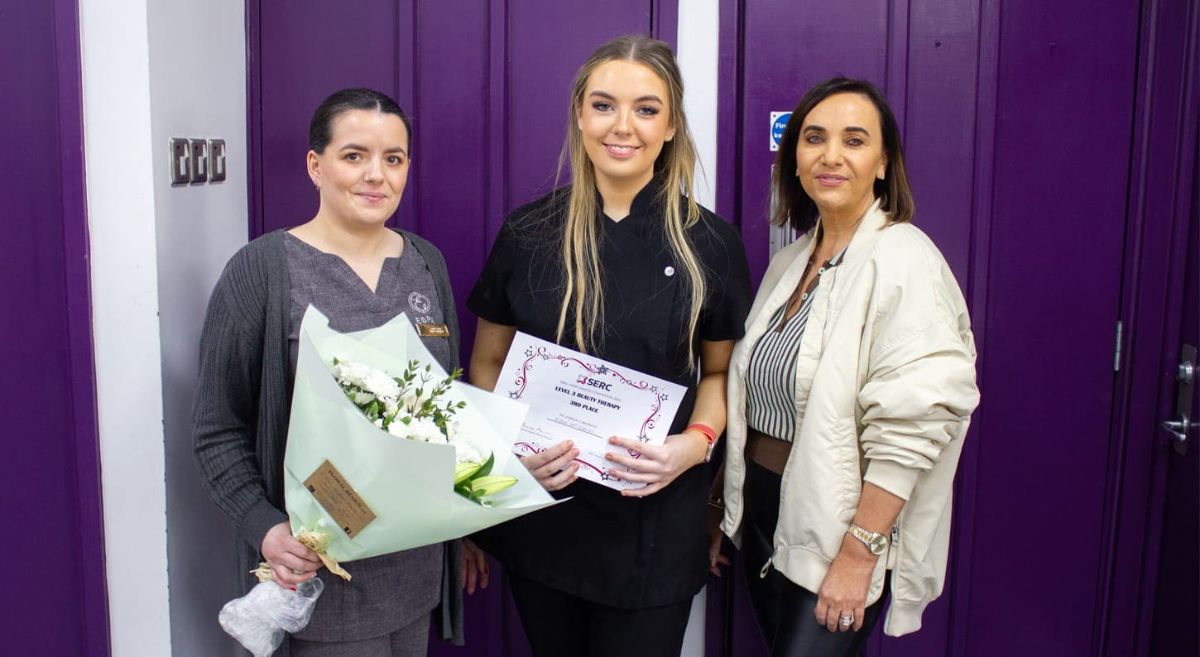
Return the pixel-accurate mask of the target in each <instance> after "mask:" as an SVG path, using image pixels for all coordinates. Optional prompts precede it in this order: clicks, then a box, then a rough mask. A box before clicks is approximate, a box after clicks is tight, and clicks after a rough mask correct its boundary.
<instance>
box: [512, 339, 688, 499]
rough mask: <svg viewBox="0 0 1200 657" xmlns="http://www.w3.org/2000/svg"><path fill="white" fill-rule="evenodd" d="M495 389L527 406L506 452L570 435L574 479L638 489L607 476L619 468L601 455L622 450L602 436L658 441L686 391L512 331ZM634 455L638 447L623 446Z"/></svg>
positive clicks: (540, 447)
mask: <svg viewBox="0 0 1200 657" xmlns="http://www.w3.org/2000/svg"><path fill="white" fill-rule="evenodd" d="M496 392H506V393H508V396H509V397H510V398H511V399H516V400H520V401H522V402H525V403H526V404H529V414H528V415H526V416H525V423H524V424H523V425H522V426H521V430H520V432H518V436H517V441H516V442H515V443H514V444H513V451H514V452H515V453H516V454H518V455H521V456H525V455H529V454H536V453H538V452H542V451H545V450H546V449H548V448H550V447H552V446H554V445H556V444H558V443H560V442H562V441H564V440H572V441H574V442H575V446H576V447H577V448H578V449H579V456H578V457H577V458H576V459H575V461H576V462H577V463H578V464H579V476H581V477H583V478H584V479H588V480H590V481H594V482H596V483H599V484H602V485H604V486H608V487H609V488H615V489H618V490H624V489H629V488H641V487H643V486H645V484H643V483H631V482H627V481H623V480H620V479H615V478H613V477H611V476H609V474H608V471H609V470H614V469H615V470H624V469H625V468H624V467H622V466H620V465H618V464H616V463H613V462H611V461H606V460H604V454H605V453H606V452H612V451H613V450H617V449H621V448H620V447H617V446H615V445H610V444H609V443H608V438H609V436H624V437H627V438H636V439H638V440H640V441H642V442H644V443H650V444H662V442H663V441H664V440H665V439H666V437H667V431H668V430H669V429H670V428H671V421H672V420H673V419H674V418H675V413H676V412H677V411H678V410H679V404H680V402H681V401H683V395H684V393H686V392H687V389H686V388H684V387H683V386H681V385H676V384H674V383H671V382H670V381H664V380H662V379H659V378H655V377H653V376H649V375H647V374H642V373H641V372H638V371H636V370H633V369H630V368H628V367H624V366H622V365H617V364H615V363H610V362H608V361H605V360H601V359H599V358H596V357H594V356H589V355H587V354H582V353H579V352H578V351H574V350H571V349H567V348H566V347H561V346H559V345H556V344H554V343H553V342H546V341H545V340H540V339H538V338H535V337H533V336H532V335H527V334H525V333H521V332H518V333H517V334H516V336H515V337H514V338H513V343H512V347H511V348H509V350H508V357H507V358H506V359H505V361H504V367H503V368H502V369H501V370H500V378H499V379H498V380H497V382H496ZM629 455H630V456H632V457H633V458H638V457H640V456H641V453H640V452H636V451H634V450H629Z"/></svg>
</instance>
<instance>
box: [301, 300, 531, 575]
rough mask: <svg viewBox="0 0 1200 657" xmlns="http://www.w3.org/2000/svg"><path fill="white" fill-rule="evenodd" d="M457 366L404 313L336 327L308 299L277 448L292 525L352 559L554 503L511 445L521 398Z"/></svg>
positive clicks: (328, 552)
mask: <svg viewBox="0 0 1200 657" xmlns="http://www.w3.org/2000/svg"><path fill="white" fill-rule="evenodd" d="M451 339H454V338H453V337H451ZM335 359H336V361H335ZM331 372H332V376H331ZM389 372H393V373H395V372H398V373H400V374H399V376H392V375H391V374H389ZM458 374H459V373H458V372H455V374H454V375H449V374H447V373H446V372H445V371H444V370H442V369H441V367H440V366H439V365H438V364H437V362H436V361H435V360H434V358H433V356H432V355H430V353H429V351H428V350H427V349H425V346H424V344H422V342H421V338H420V337H418V336H417V333H416V331H415V330H413V327H412V325H411V324H410V323H409V321H408V318H407V317H405V316H404V315H399V316H397V317H396V318H395V319H393V320H391V321H390V322H388V323H387V324H384V325H383V326H381V327H379V328H377V329H372V330H369V331H360V332H358V333H346V334H342V333H338V332H336V331H334V330H332V329H330V328H329V321H328V320H327V319H326V318H325V316H324V315H322V314H321V313H320V312H319V311H318V310H316V309H315V308H312V307H309V309H308V311H307V312H306V313H305V315H304V320H303V322H302V323H301V327H300V345H299V354H298V356H297V363H296V384H295V389H294V391H293V393H292V410H291V418H290V421H289V425H288V441H287V453H286V455H285V457H284V498H285V501H286V505H287V512H288V516H289V518H290V519H291V524H292V533H293V534H296V535H298V536H299V535H301V534H302V533H305V532H307V533H309V534H312V535H316V536H317V537H319V541H320V543H321V544H322V547H323V551H322V552H323V555H324V557H326V558H327V559H328V560H329V561H333V562H343V561H354V560H357V559H365V558H367V557H373V556H377V555H381V554H388V553H391V552H398V551H400V550H407V549H410V548H415V547H419V546H422V545H429V544H431V543H438V542H441V541H446V540H450V539H454V538H459V537H461V536H465V535H467V534H470V533H472V532H476V531H478V530H480V529H483V528H485V527H490V526H492V525H495V524H498V523H501V522H504V521H505V520H509V519H511V518H515V517H517V516H520V515H523V514H526V513H529V512H531V511H535V510H537V509H540V508H543V507H546V506H549V505H551V504H554V499H553V498H551V497H550V495H549V494H547V493H546V491H545V490H544V489H543V488H542V487H541V485H539V484H538V483H537V480H536V479H535V478H534V477H533V476H532V475H531V474H529V471H528V470H526V469H525V466H523V465H521V462H520V460H518V459H517V457H516V456H515V455H513V453H512V445H513V442H514V441H515V440H516V437H517V432H518V431H519V430H520V427H521V423H522V422H523V421H524V419H525V414H526V412H527V411H528V407H527V406H525V405H524V404H522V403H520V402H515V401H513V400H510V399H507V398H506V397H504V396H503V395H494V394H492V393H490V392H486V391H483V390H479V389H478V388H474V387H472V386H469V385H466V384H464V383H461V382H459V381H456V380H455V379H456V378H457V377H458ZM397 437H401V438H405V440H397V439H396V438H397ZM484 454H487V455H489V456H487V457H485V458H483V457H481V455H484ZM456 485H457V486H458V489H459V492H456V491H455V487H456ZM481 502H482V503H481ZM331 570H332V569H331Z"/></svg>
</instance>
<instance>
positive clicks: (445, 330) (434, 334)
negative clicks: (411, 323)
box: [417, 324, 450, 338]
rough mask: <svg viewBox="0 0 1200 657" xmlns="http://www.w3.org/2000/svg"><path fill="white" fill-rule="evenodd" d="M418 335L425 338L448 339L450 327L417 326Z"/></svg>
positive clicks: (436, 325) (440, 325) (434, 325)
mask: <svg viewBox="0 0 1200 657" xmlns="http://www.w3.org/2000/svg"><path fill="white" fill-rule="evenodd" d="M417 334H418V335H420V336H421V337H423V338H448V337H450V327H449V326H446V325H445V324H417Z"/></svg>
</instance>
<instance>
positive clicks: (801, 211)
mask: <svg viewBox="0 0 1200 657" xmlns="http://www.w3.org/2000/svg"><path fill="white" fill-rule="evenodd" d="M845 93H851V94H859V95H860V96H863V97H865V98H866V99H867V100H869V101H871V104H872V105H874V106H875V110H876V111H877V112H878V113H879V126H880V129H881V130H882V131H883V155H884V157H886V158H887V167H886V169H885V172H884V177H883V180H876V181H875V197H876V198H878V199H879V200H880V203H879V207H880V209H882V210H883V211H884V212H886V213H887V214H888V217H889V218H890V220H891V221H892V222H894V223H900V222H905V221H911V220H912V218H913V213H914V212H915V211H916V206H915V205H914V203H913V196H912V189H911V188H910V187H909V186H908V170H907V169H906V168H905V166H904V149H903V148H901V146H900V126H899V125H898V124H897V123H896V117H895V116H893V115H892V110H891V108H890V107H888V104H887V100H886V99H885V98H884V97H883V94H882V93H880V91H879V89H877V88H875V85H873V84H871V83H870V82H867V81H865V80H852V79H850V78H845V77H840V76H839V77H835V78H830V79H828V80H825V81H824V82H820V83H817V85H816V86H814V87H812V88H811V89H809V90H808V93H806V94H804V97H803V98H801V99H800V104H799V105H796V109H794V110H792V117H791V118H790V119H788V122H787V127H786V128H784V131H783V139H782V140H781V141H780V144H779V155H778V156H777V157H776V158H775V171H774V173H773V174H771V191H772V192H773V193H774V195H775V209H774V210H773V211H772V213H771V223H772V224H774V225H776V226H789V225H790V226H791V227H792V228H794V229H795V230H796V231H797V232H800V233H805V232H808V231H809V230H811V229H812V227H813V226H815V225H816V224H817V215H818V211H817V205H816V204H815V203H813V200H812V199H811V198H809V196H808V194H806V193H805V192H804V188H803V187H802V186H801V185H800V180H799V178H797V177H796V175H795V173H796V146H797V144H798V143H799V142H800V128H801V127H803V123H804V119H805V118H806V117H807V116H808V114H809V112H811V111H812V110H813V108H814V107H816V106H817V105H818V104H820V103H821V101H823V100H825V99H826V98H829V97H830V96H833V95H835V94H845Z"/></svg>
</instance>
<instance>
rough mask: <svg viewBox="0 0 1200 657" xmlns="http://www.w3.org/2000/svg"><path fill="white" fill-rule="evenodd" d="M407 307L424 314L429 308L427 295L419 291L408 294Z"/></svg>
mask: <svg viewBox="0 0 1200 657" xmlns="http://www.w3.org/2000/svg"><path fill="white" fill-rule="evenodd" d="M408 307H409V308H412V309H413V311H414V312H418V313H421V314H425V313H427V312H429V308H430V303H429V297H427V296H425V295H424V294H421V293H420V292H413V293H412V294H410V295H408Z"/></svg>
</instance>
